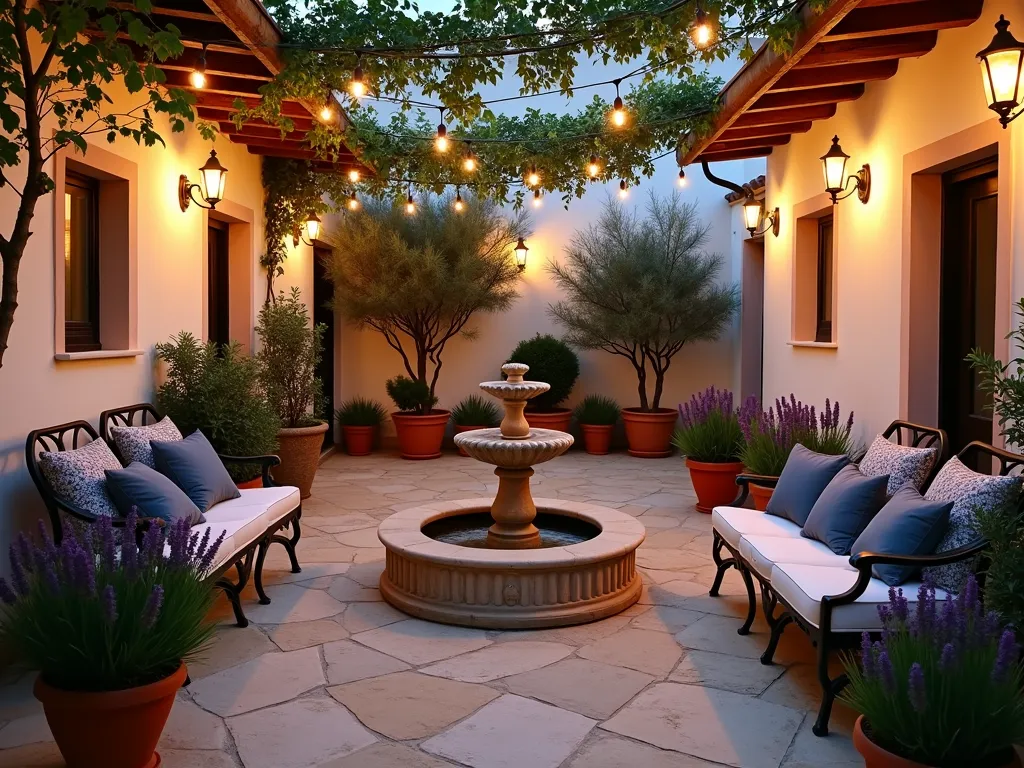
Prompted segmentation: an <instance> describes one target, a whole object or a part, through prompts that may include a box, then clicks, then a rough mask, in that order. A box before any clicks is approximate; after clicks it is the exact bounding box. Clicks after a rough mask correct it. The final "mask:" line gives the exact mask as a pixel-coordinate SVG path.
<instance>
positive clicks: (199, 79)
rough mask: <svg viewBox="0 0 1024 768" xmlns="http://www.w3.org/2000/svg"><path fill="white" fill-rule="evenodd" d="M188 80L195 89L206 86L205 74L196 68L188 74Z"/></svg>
mask: <svg viewBox="0 0 1024 768" xmlns="http://www.w3.org/2000/svg"><path fill="white" fill-rule="evenodd" d="M188 81H189V83H190V84H191V85H192V87H193V88H195V89H197V90H198V89H200V88H205V87H206V75H204V74H203V73H202V72H200V71H199V70H198V69H193V70H192V73H191V74H190V75H189V76H188Z"/></svg>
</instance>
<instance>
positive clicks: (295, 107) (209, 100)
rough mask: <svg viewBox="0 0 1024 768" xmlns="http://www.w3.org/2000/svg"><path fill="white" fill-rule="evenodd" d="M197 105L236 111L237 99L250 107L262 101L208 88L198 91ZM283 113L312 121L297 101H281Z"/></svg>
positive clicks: (257, 98) (224, 110) (223, 110)
mask: <svg viewBox="0 0 1024 768" xmlns="http://www.w3.org/2000/svg"><path fill="white" fill-rule="evenodd" d="M195 93H196V105H197V106H199V107H205V108H207V109H216V110H220V111H222V112H235V111H237V110H236V109H235V100H236V99H237V100H239V101H241V102H242V103H243V104H245V105H246V106H249V107H255V106H257V105H258V104H259V103H260V100H259V97H254V96H251V95H249V96H229V95H227V94H223V93H212V92H210V91H207V90H203V91H196V92H195ZM281 114H282V115H284V116H285V117H292V118H296V117H298V118H306V119H307V120H310V121H312V119H313V118H312V116H311V115H310V114H309V112H308V111H307V110H306V108H305V107H304V106H303V105H302V104H300V103H299V102H297V101H283V102H281Z"/></svg>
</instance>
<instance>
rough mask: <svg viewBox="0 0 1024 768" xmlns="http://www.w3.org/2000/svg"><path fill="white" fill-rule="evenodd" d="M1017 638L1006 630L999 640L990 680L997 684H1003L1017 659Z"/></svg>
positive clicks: (1009, 630)
mask: <svg viewBox="0 0 1024 768" xmlns="http://www.w3.org/2000/svg"><path fill="white" fill-rule="evenodd" d="M1017 651H1018V648H1017V638H1016V637H1015V636H1014V633H1013V630H1012V629H1009V628H1007V629H1006V630H1004V631H1003V636H1002V637H1001V638H999V650H998V651H997V652H996V663H995V665H994V666H993V667H992V679H993V680H994V681H995V682H997V683H1002V682H1005V681H1006V679H1007V677H1008V676H1009V671H1010V668H1011V667H1012V666H1013V665H1014V663H1015V662H1016V659H1017Z"/></svg>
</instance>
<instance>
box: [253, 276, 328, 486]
mask: <svg viewBox="0 0 1024 768" xmlns="http://www.w3.org/2000/svg"><path fill="white" fill-rule="evenodd" d="M324 329H325V326H323V325H313V324H312V323H311V322H310V319H309V312H308V310H307V309H306V305H305V304H303V303H302V301H301V299H300V294H299V289H298V288H292V290H291V293H287V294H286V293H284V292H282V293H280V294H278V297H277V299H276V301H273V302H269V303H267V304H264V305H263V309H261V310H260V316H259V322H258V323H257V325H256V333H257V335H258V336H259V337H260V343H261V346H260V351H259V354H258V356H257V357H258V359H259V361H260V377H261V379H262V381H263V388H264V390H265V391H266V393H267V398H268V399H269V400H270V404H271V406H272V407H273V409H274V411H275V412H276V413H277V416H278V419H279V420H280V423H279V431H278V433H277V441H278V444H279V446H280V447H279V449H278V454H279V455H280V457H281V463H280V464H279V465H278V466H276V467H274V469H273V473H274V479H275V480H276V481H277V482H279V483H281V484H282V485H294V486H296V487H298V489H299V492H300V494H301V496H302V498H306V497H307V496H309V494H310V492H311V489H312V487H313V477H314V476H315V475H316V468H317V465H318V464H319V462H320V448H321V446H322V445H323V441H324V432H326V431H327V429H328V426H329V425H328V424H327V422H326V421H324V420H323V419H321V418H318V417H317V411H318V410H319V408H320V406H321V400H322V391H321V384H320V379H318V378H317V376H316V368H317V365H318V364H319V362H320V356H321V354H323V336H324Z"/></svg>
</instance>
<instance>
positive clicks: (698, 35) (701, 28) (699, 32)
mask: <svg viewBox="0 0 1024 768" xmlns="http://www.w3.org/2000/svg"><path fill="white" fill-rule="evenodd" d="M690 39H691V40H693V44H694V45H695V46H697V47H698V48H707V47H708V46H709V45H711V42H712V41H713V40H714V39H715V30H714V29H713V28H712V26H711V22H710V21H709V20H708V15H707V14H706V13H705V12H704V9H703V8H698V9H697V12H696V13H695V14H694V16H693V26H692V27H691V28H690Z"/></svg>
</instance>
